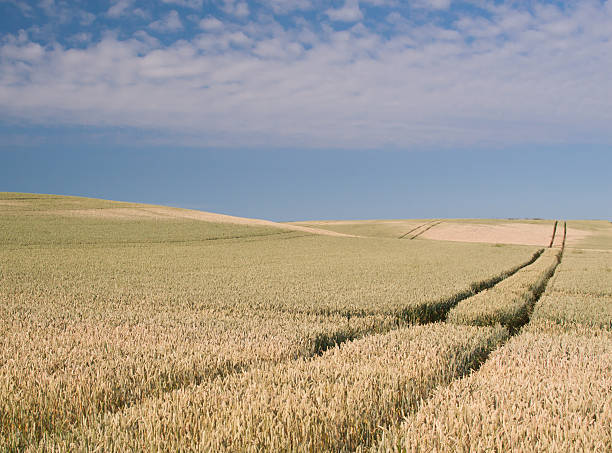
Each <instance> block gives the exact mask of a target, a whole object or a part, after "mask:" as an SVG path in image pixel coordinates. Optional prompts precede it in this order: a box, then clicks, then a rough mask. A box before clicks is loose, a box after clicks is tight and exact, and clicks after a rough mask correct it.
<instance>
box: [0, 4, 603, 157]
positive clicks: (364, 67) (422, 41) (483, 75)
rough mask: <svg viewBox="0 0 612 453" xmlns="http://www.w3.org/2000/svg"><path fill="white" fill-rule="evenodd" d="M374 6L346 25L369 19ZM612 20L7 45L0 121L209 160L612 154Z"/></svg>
mask: <svg viewBox="0 0 612 453" xmlns="http://www.w3.org/2000/svg"><path fill="white" fill-rule="evenodd" d="M238 4H239V3H237V2H227V3H224V4H222V5H221V6H222V7H223V8H227V9H228V11H229V12H230V13H232V12H235V8H236V6H237V5H238ZM365 4H366V3H365V2H363V3H362V4H361V5H359V4H358V3H357V2H354V3H350V2H346V3H345V4H344V5H343V6H342V7H341V8H340V10H342V9H344V8H347V7H348V8H349V9H350V8H353V7H354V6H355V5H356V6H357V8H359V10H360V11H361V8H364V11H361V14H363V15H364V16H366V15H367V12H365V8H366V6H365ZM611 4H612V1H610V0H609V1H608V2H606V3H598V2H590V1H589V2H581V3H576V4H573V5H572V6H571V7H569V6H566V7H564V8H561V7H558V6H554V5H550V4H549V5H544V6H537V5H536V7H530V8H524V7H515V6H513V5H511V4H499V5H492V4H488V5H486V6H487V13H486V14H484V15H481V14H475V13H473V12H472V11H471V10H469V9H465V10H462V11H461V12H458V13H456V15H455V16H454V18H453V19H452V21H447V23H445V24H444V23H443V22H442V21H427V22H425V23H423V21H420V22H418V23H417V22H411V20H410V15H409V14H408V13H406V12H405V11H402V10H398V11H394V10H389V11H387V14H383V15H382V17H384V18H385V19H383V21H384V23H369V22H367V21H365V20H364V21H363V22H362V23H359V21H360V19H354V20H350V21H344V22H342V23H341V24H342V26H341V27H338V28H335V27H334V24H335V21H336V20H340V19H339V18H338V17H340V16H338V17H336V18H333V17H331V16H330V19H331V21H330V20H326V19H325V17H326V16H325V15H329V14H330V12H329V11H327V12H326V13H325V15H322V16H318V19H317V21H309V20H305V19H303V18H301V17H299V16H298V17H296V18H294V20H293V22H292V23H290V24H287V23H282V22H281V21H280V20H277V19H275V18H274V17H272V16H270V15H269V14H268V15H259V16H257V15H256V14H255V13H254V14H253V15H249V16H242V19H241V20H236V21H233V20H230V19H228V17H227V16H224V17H223V18H221V16H218V17H216V16H215V15H212V14H207V15H205V16H204V17H202V18H201V19H200V22H199V28H198V30H197V31H196V32H194V34H192V35H181V36H180V37H179V38H177V39H176V41H175V42H171V43H167V42H166V43H162V42H160V41H159V40H162V41H163V38H164V37H165V36H167V35H165V34H161V35H158V33H165V32H167V31H175V32H178V31H180V32H181V33H183V32H184V31H185V29H184V28H183V24H182V22H181V18H180V16H179V14H178V12H177V11H175V10H172V11H170V12H164V13H163V14H164V15H163V16H162V17H161V19H158V20H157V21H155V22H153V23H152V24H151V25H150V26H149V32H148V33H147V32H144V31H143V30H137V31H135V32H133V33H131V34H129V35H128V37H127V38H126V37H125V36H124V35H121V34H119V33H107V34H104V35H103V36H102V38H100V39H98V40H97V41H89V42H88V41H87V40H86V39H85V38H89V37H90V35H87V34H83V35H80V36H81V37H82V38H83V39H82V40H80V46H79V47H77V48H70V46H69V44H64V45H61V44H58V43H50V44H48V45H45V44H44V43H38V42H36V41H35V40H33V39H31V37H30V36H29V35H28V34H27V33H25V32H22V33H19V34H14V35H5V36H4V38H2V40H1V41H0V112H1V113H2V115H4V116H5V117H12V118H21V119H26V120H27V121H30V122H33V123H41V124H68V125H75V124H82V125H90V126H96V125H99V126H105V127H113V126H117V127H123V128H125V127H128V128H130V127H131V128H142V129H144V130H147V129H148V130H154V131H156V133H157V134H160V133H162V132H164V131H165V133H166V134H167V135H168V136H171V137H173V139H176V140H178V141H181V140H182V141H183V142H184V143H198V144H200V145H202V146H236V147H238V146H239V147H245V146H246V147H249V146H266V147H296V146H299V147H323V148H333V147H339V148H381V147H390V148H415V147H418V148H423V147H432V146H436V147H456V146H484V147H492V146H498V145H502V144H503V145H509V144H521V143H541V144H553V143H600V144H611V145H612V129H611V128H610V124H611V123H612V109H611V106H612V81H611V79H610V77H609V74H610V73H612V58H609V56H610V55H612V6H611ZM116 5H119V2H118V3H116V4H115V5H114V6H116ZM129 7H130V6H129V4H128V5H127V6H126V7H125V8H123V9H122V10H121V11H126V10H127V9H128V8H129ZM377 7H381V6H380V5H379V6H377ZM451 8H452V6H451ZM333 11H339V10H333ZM228 14H229V13H228ZM283 14H284V13H283ZM333 14H334V13H331V15H333ZM427 14H429V13H427ZM246 17H249V18H250V19H246ZM345 17H346V18H348V17H349V15H348V14H347V15H346V16H345ZM353 17H357V16H353ZM321 18H322V19H321ZM221 19H223V20H221ZM342 20H344V19H342ZM353 22H355V23H356V24H355V25H354V24H353ZM196 23H197V22H196ZM381 24H382V25H384V27H382V25H381ZM390 27H391V28H392V31H389V28H390ZM381 30H383V31H381ZM77 36H79V35H77V34H73V37H74V39H77ZM158 39H159V40H158ZM83 43H85V46H84V47H83ZM181 137H182V138H181Z"/></svg>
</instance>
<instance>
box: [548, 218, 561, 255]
mask: <svg viewBox="0 0 612 453" xmlns="http://www.w3.org/2000/svg"><path fill="white" fill-rule="evenodd" d="M558 222H559V221H558V220H555V224H554V225H553V232H552V236H551V238H550V244H548V248H552V246H553V243H554V242H555V233H556V232H557V223H558Z"/></svg>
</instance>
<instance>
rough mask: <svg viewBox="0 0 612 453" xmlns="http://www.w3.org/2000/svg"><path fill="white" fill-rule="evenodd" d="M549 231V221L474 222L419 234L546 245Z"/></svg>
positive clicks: (441, 226) (442, 238) (574, 233)
mask: <svg viewBox="0 0 612 453" xmlns="http://www.w3.org/2000/svg"><path fill="white" fill-rule="evenodd" d="M552 233H553V227H552V223H551V224H550V225H547V224H533V223H522V222H511V223H510V222H509V223H500V224H497V225H496V224H475V223H459V222H443V223H441V224H439V225H436V226H435V227H433V228H431V229H429V230H427V231H425V232H424V233H423V234H422V235H421V236H420V237H421V238H424V239H436V240H440V241H456V242H484V243H493V244H495V243H499V244H523V245H539V246H542V247H545V246H548V245H549V244H550V240H551V237H552ZM570 235H571V237H572V238H578V237H580V236H581V235H588V232H582V231H579V230H572V231H571V232H570V231H568V238H570Z"/></svg>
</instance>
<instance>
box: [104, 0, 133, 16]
mask: <svg viewBox="0 0 612 453" xmlns="http://www.w3.org/2000/svg"><path fill="white" fill-rule="evenodd" d="M132 3H133V0H117V1H116V2H115V3H113V5H112V6H111V7H110V8H109V9H108V11H106V15H107V16H108V17H120V16H122V15H123V14H124V13H125V12H126V10H127V9H128V8H130V7H131V6H132Z"/></svg>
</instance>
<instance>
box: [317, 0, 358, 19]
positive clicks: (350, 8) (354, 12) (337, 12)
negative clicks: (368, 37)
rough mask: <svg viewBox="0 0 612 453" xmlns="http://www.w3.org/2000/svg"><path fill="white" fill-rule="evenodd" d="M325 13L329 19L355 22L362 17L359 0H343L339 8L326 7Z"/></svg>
mask: <svg viewBox="0 0 612 453" xmlns="http://www.w3.org/2000/svg"><path fill="white" fill-rule="evenodd" d="M325 13H326V14H327V15H328V16H329V18H330V19H331V20H335V21H341V22H357V21H359V20H361V19H363V13H362V12H361V9H359V0H345V2H344V6H342V7H341V8H338V9H328V10H327V11H326V12H325Z"/></svg>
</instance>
